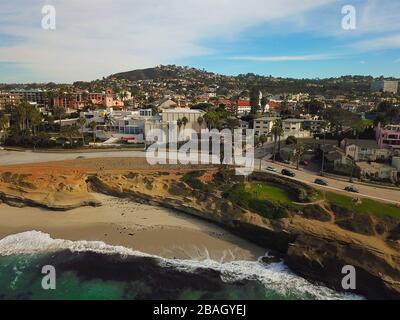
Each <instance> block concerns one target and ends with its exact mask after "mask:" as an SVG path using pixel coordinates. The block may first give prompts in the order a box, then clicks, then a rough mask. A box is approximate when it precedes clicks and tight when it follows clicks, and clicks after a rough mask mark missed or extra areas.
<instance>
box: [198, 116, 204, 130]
mask: <svg viewBox="0 0 400 320" xmlns="http://www.w3.org/2000/svg"><path fill="white" fill-rule="evenodd" d="M197 123H198V125H199V127H200V129H201V128H202V127H203V123H204V118H203V117H198V118H197Z"/></svg>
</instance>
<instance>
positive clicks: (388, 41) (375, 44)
mask: <svg viewBox="0 0 400 320" xmlns="http://www.w3.org/2000/svg"><path fill="white" fill-rule="evenodd" d="M352 47H354V48H356V49H358V50H361V51H376V50H384V49H398V48H400V34H395V35H389V36H384V37H379V38H373V39H367V40H362V41H358V42H356V43H354V44H352Z"/></svg>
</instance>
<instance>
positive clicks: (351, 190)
mask: <svg viewBox="0 0 400 320" xmlns="http://www.w3.org/2000/svg"><path fill="white" fill-rule="evenodd" d="M344 190H346V191H347V192H353V193H359V191H358V189H357V188H356V187H354V186H348V187H346V188H344Z"/></svg>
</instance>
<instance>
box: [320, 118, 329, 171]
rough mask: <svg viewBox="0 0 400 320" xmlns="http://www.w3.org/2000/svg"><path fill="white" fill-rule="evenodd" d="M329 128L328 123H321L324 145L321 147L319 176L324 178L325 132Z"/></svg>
mask: <svg viewBox="0 0 400 320" xmlns="http://www.w3.org/2000/svg"><path fill="white" fill-rule="evenodd" d="M328 126H329V122H328V121H323V122H322V123H321V130H322V131H323V132H324V144H323V146H322V164H321V176H324V169H325V148H326V143H325V142H326V130H327V128H328Z"/></svg>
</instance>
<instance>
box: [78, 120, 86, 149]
mask: <svg viewBox="0 0 400 320" xmlns="http://www.w3.org/2000/svg"><path fill="white" fill-rule="evenodd" d="M77 124H78V125H79V128H80V130H81V134H82V143H83V144H85V137H84V135H83V128H84V126H85V124H86V119H85V118H84V117H80V118H79V119H78V121H77Z"/></svg>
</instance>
